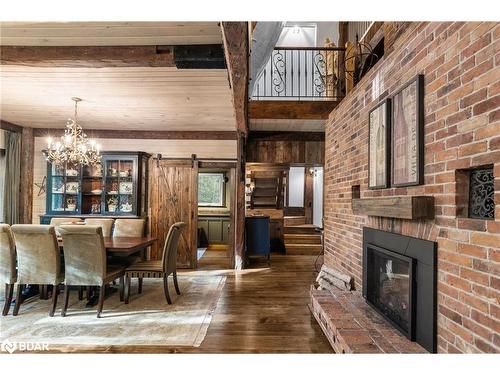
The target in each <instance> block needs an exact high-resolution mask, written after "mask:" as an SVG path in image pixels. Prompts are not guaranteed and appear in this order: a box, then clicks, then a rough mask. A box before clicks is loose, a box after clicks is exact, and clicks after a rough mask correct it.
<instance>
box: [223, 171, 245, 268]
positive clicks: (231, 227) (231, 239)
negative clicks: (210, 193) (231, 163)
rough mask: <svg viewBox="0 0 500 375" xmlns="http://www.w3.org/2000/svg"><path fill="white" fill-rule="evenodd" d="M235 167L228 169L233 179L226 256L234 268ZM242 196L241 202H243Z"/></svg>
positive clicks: (236, 181)
mask: <svg viewBox="0 0 500 375" xmlns="http://www.w3.org/2000/svg"><path fill="white" fill-rule="evenodd" d="M236 169H237V168H235V167H233V168H231V169H230V171H229V175H230V177H229V178H230V180H231V181H233V184H232V185H233V186H232V188H233V189H232V191H231V195H230V197H229V200H230V201H229V205H230V207H231V217H230V220H229V233H228V247H227V257H228V259H229V267H231V268H234V265H235V249H236V247H235V240H236V236H235V230H236V217H237V216H236V209H235V206H236V190H237V187H238V185H239V184H238V180H237V179H236ZM244 199H245V197H243V204H244Z"/></svg>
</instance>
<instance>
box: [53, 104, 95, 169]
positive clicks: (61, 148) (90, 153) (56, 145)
mask: <svg viewBox="0 0 500 375" xmlns="http://www.w3.org/2000/svg"><path fill="white" fill-rule="evenodd" d="M71 100H73V101H74V102H75V115H74V118H72V119H71V118H70V119H68V121H67V122H66V130H65V131H64V135H63V136H62V137H61V139H60V141H57V142H53V141H52V138H50V137H49V138H48V139H47V145H48V147H47V150H44V151H43V153H44V154H45V157H46V159H47V161H49V162H50V163H54V164H64V163H72V164H76V165H78V164H80V165H95V164H99V163H100V162H101V155H100V152H99V149H100V146H99V145H98V144H96V142H95V141H94V140H90V139H88V138H87V135H86V134H85V133H84V132H83V129H82V127H81V126H80V125H79V124H78V103H79V102H81V101H82V99H80V98H76V97H74V98H71Z"/></svg>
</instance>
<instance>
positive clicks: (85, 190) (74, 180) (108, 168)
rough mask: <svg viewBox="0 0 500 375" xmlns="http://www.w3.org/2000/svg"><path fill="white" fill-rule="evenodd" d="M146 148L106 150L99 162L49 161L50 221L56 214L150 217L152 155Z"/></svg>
mask: <svg viewBox="0 0 500 375" xmlns="http://www.w3.org/2000/svg"><path fill="white" fill-rule="evenodd" d="M149 157H150V155H149V154H146V153H144V152H103V153H102V161H101V164H99V165H97V166H75V165H72V164H69V163H68V164H65V165H55V164H51V163H48V164H47V200H46V214H45V215H42V217H41V220H40V222H41V223H42V224H47V223H49V222H50V219H51V218H52V217H54V216H77V217H101V216H102V217H123V216H126V217H146V216H147V186H148V185H147V184H148V159H149Z"/></svg>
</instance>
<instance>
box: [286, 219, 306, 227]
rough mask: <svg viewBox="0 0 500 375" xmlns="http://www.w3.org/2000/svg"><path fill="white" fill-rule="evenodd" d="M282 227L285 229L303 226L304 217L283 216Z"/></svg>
mask: <svg viewBox="0 0 500 375" xmlns="http://www.w3.org/2000/svg"><path fill="white" fill-rule="evenodd" d="M283 219H284V225H285V227H289V226H294V225H304V224H305V223H306V217H305V216H285V217H283Z"/></svg>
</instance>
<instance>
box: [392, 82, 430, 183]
mask: <svg viewBox="0 0 500 375" xmlns="http://www.w3.org/2000/svg"><path fill="white" fill-rule="evenodd" d="M391 99H392V110H391V113H392V115H391V186H393V187H404V186H415V185H422V184H423V183H424V76H423V75H422V74H419V75H417V76H415V77H414V78H413V79H411V80H410V81H408V82H407V83H406V84H405V85H404V86H402V87H401V88H400V89H399V90H398V91H397V92H396V93H394V95H392V98H391Z"/></svg>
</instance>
